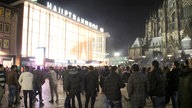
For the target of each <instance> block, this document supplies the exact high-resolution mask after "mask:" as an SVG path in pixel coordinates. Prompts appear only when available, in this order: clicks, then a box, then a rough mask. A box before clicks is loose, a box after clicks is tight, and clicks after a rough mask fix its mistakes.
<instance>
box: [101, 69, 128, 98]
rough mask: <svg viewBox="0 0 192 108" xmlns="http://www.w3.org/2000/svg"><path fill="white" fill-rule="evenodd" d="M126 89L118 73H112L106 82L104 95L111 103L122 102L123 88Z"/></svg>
mask: <svg viewBox="0 0 192 108" xmlns="http://www.w3.org/2000/svg"><path fill="white" fill-rule="evenodd" d="M123 87H125V83H124V82H123V80H122V78H121V77H120V76H119V75H118V74H117V73H116V72H111V73H110V74H109V75H108V76H107V77H106V79H105V81H104V93H105V95H106V97H107V99H109V100H110V101H119V100H121V90H120V89H121V88H123Z"/></svg>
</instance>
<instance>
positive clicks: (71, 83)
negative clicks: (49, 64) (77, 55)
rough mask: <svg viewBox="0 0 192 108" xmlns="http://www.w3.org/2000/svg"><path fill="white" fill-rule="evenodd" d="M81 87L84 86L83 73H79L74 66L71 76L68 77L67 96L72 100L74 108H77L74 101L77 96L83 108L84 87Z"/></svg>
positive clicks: (80, 107)
mask: <svg viewBox="0 0 192 108" xmlns="http://www.w3.org/2000/svg"><path fill="white" fill-rule="evenodd" d="M81 86H82V76H81V73H79V72H78V71H77V67H75V66H73V67H72V68H71V69H70V71H69V75H68V77H67V85H66V89H67V96H68V98H72V108H75V101H74V100H75V99H74V98H75V96H76V97H77V101H78V104H79V108H82V102H81V91H82V87H81ZM66 99H67V98H66ZM67 100H68V99H67ZM67 103H68V102H66V104H67Z"/></svg>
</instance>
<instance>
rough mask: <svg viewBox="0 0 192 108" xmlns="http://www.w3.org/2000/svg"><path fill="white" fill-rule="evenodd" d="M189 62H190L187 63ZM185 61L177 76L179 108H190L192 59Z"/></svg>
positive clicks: (191, 98) (191, 104)
mask: <svg viewBox="0 0 192 108" xmlns="http://www.w3.org/2000/svg"><path fill="white" fill-rule="evenodd" d="M189 61H190V62H189ZM189 61H188V60H186V61H185V62H186V65H185V67H183V71H182V72H181V74H180V75H179V89H178V92H179V104H180V105H179V108H191V106H192V102H191V100H192V84H191V82H192V68H191V67H189V66H192V59H190V60H189Z"/></svg>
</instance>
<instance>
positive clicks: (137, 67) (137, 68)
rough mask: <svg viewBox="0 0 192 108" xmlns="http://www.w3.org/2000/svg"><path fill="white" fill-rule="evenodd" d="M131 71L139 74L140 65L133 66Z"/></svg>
mask: <svg viewBox="0 0 192 108" xmlns="http://www.w3.org/2000/svg"><path fill="white" fill-rule="evenodd" d="M131 70H132V71H133V72H138V71H139V65H138V64H133V65H132V66H131Z"/></svg>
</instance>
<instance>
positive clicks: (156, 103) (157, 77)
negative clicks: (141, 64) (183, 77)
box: [149, 60, 167, 108]
mask: <svg viewBox="0 0 192 108" xmlns="http://www.w3.org/2000/svg"><path fill="white" fill-rule="evenodd" d="M149 82H150V91H149V95H150V97H151V100H152V104H153V108H164V107H165V95H166V86H167V78H166V75H165V73H163V71H162V69H161V68H160V67H159V62H158V61H157V60H154V61H153V62H152V65H151V72H150V73H149Z"/></svg>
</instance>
